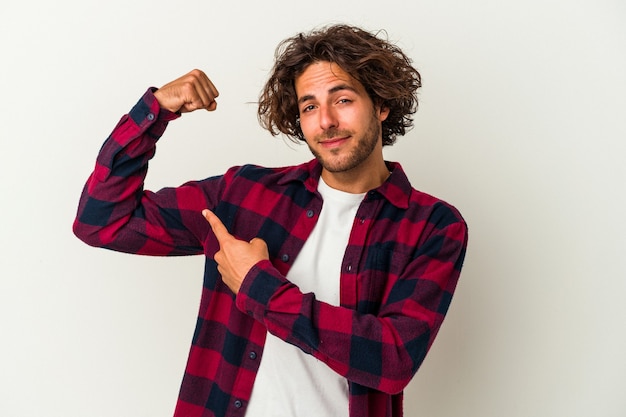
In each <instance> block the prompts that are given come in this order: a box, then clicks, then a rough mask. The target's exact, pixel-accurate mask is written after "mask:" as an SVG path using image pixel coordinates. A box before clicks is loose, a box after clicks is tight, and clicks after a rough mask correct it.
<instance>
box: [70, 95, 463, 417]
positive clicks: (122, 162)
mask: <svg viewBox="0 0 626 417" xmlns="http://www.w3.org/2000/svg"><path fill="white" fill-rule="evenodd" d="M153 91H154V90H153V89H150V90H148V91H147V92H146V94H144V96H143V97H142V98H141V99H140V100H139V102H138V103H137V105H136V106H134V107H133V109H132V110H131V111H130V113H129V114H127V115H125V116H124V117H123V118H122V120H121V121H120V122H119V124H118V125H117V126H116V128H115V129H114V131H113V132H112V134H111V135H110V137H109V138H108V139H107V141H106V142H105V143H104V145H103V147H102V148H101V150H100V153H99V155H98V157H97V162H96V166H95V169H94V171H93V173H92V174H91V176H90V177H89V179H88V181H87V183H86V185H85V188H84V191H83V193H82V195H81V198H80V202H79V207H78V213H77V217H76V220H75V223H74V232H75V234H76V235H77V236H78V237H80V238H81V239H82V240H83V241H85V242H86V243H88V244H90V245H93V246H98V247H104V248H108V249H112V250H117V251H123V252H130V253H137V254H144V255H159V256H168V255H194V254H204V255H205V257H206V267H205V272H204V283H203V286H204V287H203V291H202V296H201V302H200V309H199V314H198V320H197V324H196V328H195V332H194V335H193V340H192V346H191V349H190V353H189V359H188V363H187V366H186V370H185V374H184V377H183V381H182V384H181V389H180V394H179V399H178V402H177V406H176V410H175V414H174V415H175V416H180V417H183V416H185V417H196V416H197V417H208V416H243V415H244V414H245V410H246V406H247V403H248V401H249V399H250V395H251V392H252V387H253V384H254V379H255V375H256V372H257V369H258V367H259V362H260V360H261V358H262V353H263V345H264V341H265V335H266V332H268V331H269V332H271V333H273V334H274V335H276V336H278V337H279V338H281V339H282V340H284V341H285V342H287V343H291V344H294V345H296V346H298V347H299V348H300V349H302V350H303V351H305V352H307V353H309V354H311V355H313V356H315V357H316V358H317V359H319V360H320V361H323V362H324V363H325V364H326V365H328V366H329V367H330V368H332V369H333V370H334V371H335V372H337V373H339V374H340V375H342V376H344V377H345V378H346V379H347V381H348V384H349V395H350V398H349V404H350V407H349V413H350V416H353V417H383V416H394V417H397V416H401V415H402V391H403V389H404V388H405V386H406V385H407V384H408V383H409V381H410V380H411V378H412V377H413V375H414V374H415V372H416V371H417V369H418V367H419V366H420V364H421V363H422V361H423V360H424V357H425V355H426V352H427V351H428V349H429V348H430V346H431V344H432V343H433V340H434V338H435V336H436V334H437V331H438V330H439V327H440V326H441V323H442V321H443V318H444V316H445V314H446V311H447V310H448V306H449V304H450V301H451V299H452V294H453V292H454V289H455V286H456V284H457V280H458V277H459V273H460V270H461V266H462V263H463V258H464V255H465V248H466V244H467V228H466V224H465V222H464V221H463V219H462V217H461V216H460V214H459V213H458V212H457V210H456V209H454V208H453V207H451V206H450V205H448V204H446V203H444V202H442V201H440V200H438V199H436V198H434V197H431V196H429V195H427V194H424V193H421V192H419V191H416V190H414V189H412V187H411V185H410V184H409V181H408V179H407V178H406V176H405V174H404V172H403V170H402V168H401V166H400V165H399V164H397V163H391V162H388V163H387V165H388V167H389V169H390V171H391V175H390V177H389V178H388V180H387V181H386V182H385V183H383V184H382V185H381V186H380V187H378V188H377V189H375V190H371V191H370V192H368V193H367V194H366V197H365V198H364V200H363V202H362V203H361V205H360V207H359V209H358V212H357V214H356V217H355V219H354V223H353V226H352V232H351V235H350V239H349V243H348V246H347V248H346V252H345V255H344V259H343V265H342V269H341V276H340V283H339V284H340V300H341V302H340V306H332V305H329V304H326V303H323V302H320V301H317V300H316V298H315V294H311V293H309V294H303V293H302V292H301V291H300V290H299V289H298V287H296V286H295V285H293V284H292V283H290V282H289V281H288V280H287V279H286V278H285V276H286V274H287V271H288V270H289V268H290V266H291V264H292V263H293V261H294V259H296V257H297V256H298V253H299V251H300V249H301V248H302V246H303V244H304V242H305V241H306V239H307V237H308V236H309V234H310V233H311V231H312V229H313V226H314V225H315V223H316V221H317V218H318V216H319V213H320V210H321V209H322V204H323V201H322V198H321V197H320V195H319V194H318V193H317V185H318V180H319V177H320V174H321V166H320V165H319V164H318V163H317V161H315V160H313V161H311V162H309V163H305V164H303V165H300V166H295V167H286V168H272V169H270V168H262V167H258V166H252V165H247V166H242V167H235V168H232V169H230V170H228V171H227V172H226V173H225V174H224V175H221V176H216V177H211V178H208V179H205V180H202V181H194V182H188V183H186V184H184V185H182V186H180V187H177V188H165V189H162V190H160V191H158V192H150V191H147V190H143V181H144V178H145V175H146V172H147V167H148V160H149V159H151V158H152V157H153V156H154V153H155V146H156V142H157V140H158V139H159V137H160V136H161V135H162V134H163V132H164V131H165V128H166V126H167V124H168V122H169V121H171V120H173V119H175V118H176V117H178V115H176V114H174V113H171V112H168V111H166V110H164V109H160V108H159V105H158V102H157V101H156V99H155V98H154V95H153ZM204 208H209V209H211V210H213V211H214V212H215V213H216V214H217V215H218V216H219V217H220V218H221V220H222V221H223V222H224V224H225V225H226V227H227V228H228V230H229V231H230V232H231V233H232V234H234V235H235V236H237V237H238V238H241V239H245V240H250V239H252V238H254V237H260V238H262V239H264V240H265V241H266V242H267V245H268V248H269V253H270V260H268V261H262V262H259V263H258V264H257V265H255V266H254V267H253V268H252V269H251V270H250V272H249V273H248V274H247V276H246V277H245V279H244V281H243V284H242V286H241V289H240V291H239V293H238V295H237V296H235V295H234V294H233V293H232V292H231V291H230V290H229V289H228V288H227V287H226V286H225V284H224V283H223V282H222V281H221V279H220V275H219V273H218V272H217V266H216V263H215V261H214V260H213V255H214V254H215V253H216V251H218V250H219V245H218V242H217V240H216V238H215V236H214V235H213V234H212V232H211V230H210V227H209V225H208V223H207V222H206V220H205V219H204V217H203V216H202V215H201V210H202V209H204ZM303 395H306V393H303Z"/></svg>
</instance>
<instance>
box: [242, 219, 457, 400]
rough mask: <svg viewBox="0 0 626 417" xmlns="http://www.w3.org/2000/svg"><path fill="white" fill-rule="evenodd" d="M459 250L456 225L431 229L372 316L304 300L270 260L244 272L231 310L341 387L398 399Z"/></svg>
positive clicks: (447, 288)
mask: <svg viewBox="0 0 626 417" xmlns="http://www.w3.org/2000/svg"><path fill="white" fill-rule="evenodd" d="M466 245H467V227H466V224H465V222H464V221H463V220H459V221H457V222H454V223H452V224H447V225H446V226H445V227H442V228H437V227H433V228H432V232H431V233H430V235H429V237H428V238H427V239H426V240H425V241H424V243H423V245H422V246H421V247H420V248H418V249H417V254H416V256H415V257H414V258H413V259H412V260H411V261H410V262H409V264H408V265H407V267H406V268H405V269H404V271H403V273H402V274H401V275H400V276H399V277H398V279H397V280H396V281H395V283H394V284H393V286H392V288H391V291H390V292H389V293H388V294H387V295H386V298H385V299H384V300H383V304H382V306H381V308H380V310H379V312H378V314H376V315H374V314H360V313H358V312H357V311H355V310H353V309H350V308H345V307H338V306H332V305H329V304H326V303H323V302H320V301H317V300H316V299H315V295H314V294H312V293H308V294H303V293H302V292H301V291H300V290H299V289H298V287H296V286H295V285H294V284H292V283H290V282H289V281H288V280H287V279H286V278H285V277H284V276H282V275H281V274H280V273H279V272H278V271H277V270H276V269H275V268H274V267H273V266H272V264H271V263H270V262H269V261H262V262H260V263H258V264H257V265H255V267H253V269H252V270H251V271H250V272H249V273H248V275H247V276H246V278H245V279H244V281H243V283H242V286H241V288H240V290H239V293H238V295H237V298H236V303H237V307H238V308H239V309H240V310H242V311H244V312H246V313H247V314H249V315H251V316H252V317H254V318H255V319H256V320H258V321H259V322H261V323H263V324H264V325H265V327H266V328H267V330H268V331H269V332H271V333H272V334H274V335H276V336H278V337H280V338H281V339H283V340H285V341H286V342H288V343H291V344H293V345H296V346H298V347H299V348H300V349H302V350H303V351H305V352H307V353H310V354H312V355H313V356H315V357H316V358H317V359H319V360H321V361H323V362H324V363H326V364H327V365H328V366H329V367H330V368H332V369H333V370H335V371H336V372H337V373H339V374H340V375H342V376H344V377H346V378H347V379H348V381H350V382H354V383H356V384H359V385H362V386H365V387H368V388H373V389H376V390H378V391H382V392H385V393H387V394H397V393H399V392H401V391H402V390H403V389H404V388H405V387H406V385H407V384H408V383H409V382H410V380H411V378H412V377H413V375H414V374H415V372H417V369H418V368H419V366H420V365H421V363H422V361H423V360H424V358H425V356H426V353H427V351H428V349H429V348H430V346H431V345H432V343H433V341H434V338H435V336H436V334H437V331H438V330H439V328H440V326H441V324H442V322H443V319H444V316H445V314H446V311H447V308H448V306H449V303H450V300H451V298H452V293H453V292H454V289H455V286H456V283H457V280H458V277H459V274H460V271H461V266H462V263H463V259H464V256H465V250H466Z"/></svg>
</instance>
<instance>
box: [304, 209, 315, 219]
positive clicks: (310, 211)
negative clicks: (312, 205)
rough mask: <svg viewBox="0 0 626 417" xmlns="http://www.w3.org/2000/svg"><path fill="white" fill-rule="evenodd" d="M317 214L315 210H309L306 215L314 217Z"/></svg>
mask: <svg viewBox="0 0 626 417" xmlns="http://www.w3.org/2000/svg"><path fill="white" fill-rule="evenodd" d="M314 215H315V212H314V211H313V210H307V212H306V216H307V217H308V218H309V219H310V218H311V217H313V216H314Z"/></svg>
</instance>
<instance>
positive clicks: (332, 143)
mask: <svg viewBox="0 0 626 417" xmlns="http://www.w3.org/2000/svg"><path fill="white" fill-rule="evenodd" d="M348 139H350V136H344V137H335V138H330V139H324V140H320V141H319V144H320V145H321V146H323V147H325V148H334V147H336V146H340V145H341V144H343V143H344V142H346V141H347V140H348Z"/></svg>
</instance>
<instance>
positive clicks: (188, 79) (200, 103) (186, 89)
mask: <svg viewBox="0 0 626 417" xmlns="http://www.w3.org/2000/svg"><path fill="white" fill-rule="evenodd" d="M154 96H155V97H156V99H157V101H158V102H159V105H160V106H161V108H164V109H167V110H169V111H172V112H181V113H188V112H192V111H194V110H198V109H205V110H208V111H213V110H215V109H216V108H217V102H216V101H215V99H216V98H217V96H219V92H218V91H217V88H215V86H214V85H213V83H212V82H211V80H210V79H209V77H207V76H206V74H205V73H204V72H202V71H200V70H198V69H195V70H193V71H191V72H189V73H188V74H185V75H183V76H182V77H180V78H178V79H176V80H174V81H172V82H170V83H167V84H165V85H164V86H163V87H161V88H159V89H158V90H157V91H156V92H155V93H154Z"/></svg>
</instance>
